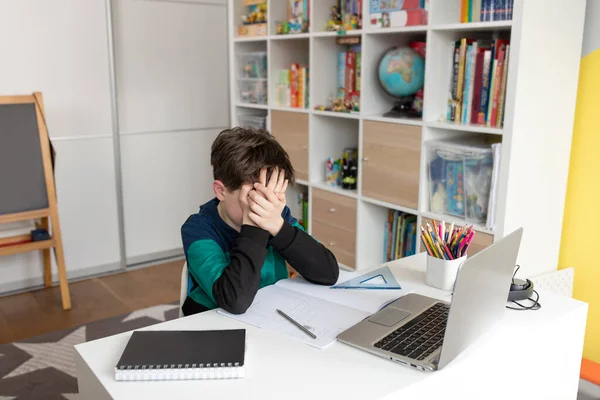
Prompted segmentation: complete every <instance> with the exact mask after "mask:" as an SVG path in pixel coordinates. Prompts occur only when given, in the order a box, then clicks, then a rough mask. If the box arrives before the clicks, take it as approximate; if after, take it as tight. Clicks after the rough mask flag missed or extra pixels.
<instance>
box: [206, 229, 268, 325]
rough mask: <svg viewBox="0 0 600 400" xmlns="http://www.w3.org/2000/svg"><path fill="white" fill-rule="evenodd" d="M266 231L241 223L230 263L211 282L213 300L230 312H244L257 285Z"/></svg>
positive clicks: (263, 258)
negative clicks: (212, 282)
mask: <svg viewBox="0 0 600 400" xmlns="http://www.w3.org/2000/svg"><path fill="white" fill-rule="evenodd" d="M268 240H269V233H268V232H266V231H264V230H262V229H260V228H257V227H254V226H249V225H242V228H241V231H240V236H239V237H238V238H237V239H236V245H235V246H234V247H233V248H232V249H231V253H230V263H229V265H228V266H227V267H226V268H225V269H224V270H223V272H222V274H221V276H220V277H219V278H218V279H217V280H216V281H215V283H214V285H213V297H214V299H215V301H216V303H217V304H218V305H219V306H220V307H221V308H223V309H224V310H225V311H228V312H230V313H232V314H242V313H244V312H246V310H247V309H248V307H250V305H251V304H252V301H253V300H254V296H256V292H257V291H258V289H259V287H260V273H261V270H262V265H263V263H264V262H265V257H266V256H267V243H268Z"/></svg>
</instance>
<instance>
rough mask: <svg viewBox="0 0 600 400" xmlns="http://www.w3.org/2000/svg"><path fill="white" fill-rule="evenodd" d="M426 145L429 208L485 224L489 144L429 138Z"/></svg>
mask: <svg viewBox="0 0 600 400" xmlns="http://www.w3.org/2000/svg"><path fill="white" fill-rule="evenodd" d="M426 148H427V156H428V159H427V165H428V170H429V210H430V211H431V212H434V213H439V214H448V215H453V216H457V217H460V218H462V219H465V220H466V221H469V222H471V223H485V222H486V220H487V213H488V203H489V196H490V187H491V184H492V171H493V167H494V160H493V154H492V149H491V146H489V145H488V146H484V145H482V146H478V145H469V144H456V143H451V142H446V141H431V142H427V144H426Z"/></svg>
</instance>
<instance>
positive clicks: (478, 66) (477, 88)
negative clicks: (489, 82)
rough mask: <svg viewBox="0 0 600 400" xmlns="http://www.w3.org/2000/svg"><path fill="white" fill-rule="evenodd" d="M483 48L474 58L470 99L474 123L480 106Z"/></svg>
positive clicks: (472, 121)
mask: <svg viewBox="0 0 600 400" xmlns="http://www.w3.org/2000/svg"><path fill="white" fill-rule="evenodd" d="M484 52H485V49H480V50H478V52H477V57H476V59H475V80H474V86H473V100H472V101H471V103H472V104H471V123H472V124H476V123H477V119H478V114H479V107H480V106H481V86H482V84H483V55H484Z"/></svg>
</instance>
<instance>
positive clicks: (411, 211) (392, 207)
mask: <svg viewBox="0 0 600 400" xmlns="http://www.w3.org/2000/svg"><path fill="white" fill-rule="evenodd" d="M361 199H362V200H363V201H364V202H367V203H370V204H374V205H376V206H380V207H385V208H389V209H390V210H398V211H402V212H404V213H407V214H412V215H419V212H418V211H417V210H414V209H412V208H409V207H403V206H399V205H397V204H392V203H388V202H387V201H381V200H377V199H372V198H370V197H365V196H362V197H361Z"/></svg>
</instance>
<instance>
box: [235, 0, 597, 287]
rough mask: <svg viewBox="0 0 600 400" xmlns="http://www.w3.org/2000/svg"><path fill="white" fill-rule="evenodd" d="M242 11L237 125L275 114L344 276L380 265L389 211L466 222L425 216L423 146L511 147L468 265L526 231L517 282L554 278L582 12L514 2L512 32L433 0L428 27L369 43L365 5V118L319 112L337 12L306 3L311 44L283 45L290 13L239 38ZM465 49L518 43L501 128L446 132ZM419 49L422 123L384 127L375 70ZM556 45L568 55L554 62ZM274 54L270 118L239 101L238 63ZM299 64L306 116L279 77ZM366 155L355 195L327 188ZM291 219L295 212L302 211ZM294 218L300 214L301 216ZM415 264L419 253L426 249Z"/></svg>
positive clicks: (580, 1)
mask: <svg viewBox="0 0 600 400" xmlns="http://www.w3.org/2000/svg"><path fill="white" fill-rule="evenodd" d="M242 3H243V0H229V33H230V39H229V41H230V46H229V50H230V60H232V61H231V62H230V98H231V109H230V115H231V124H232V126H236V125H237V124H238V115H243V114H251V115H257V114H258V115H266V126H267V129H270V130H271V132H272V133H273V134H274V135H275V137H276V138H278V140H280V141H281V142H282V144H283V146H284V147H285V148H286V150H287V151H288V152H289V153H290V157H291V158H292V162H293V163H294V166H295V168H296V170H297V178H298V180H297V184H296V186H297V187H296V188H294V189H293V190H291V191H290V196H289V199H288V203H289V204H290V203H294V207H296V206H295V202H296V195H297V193H298V192H299V191H301V192H308V195H309V231H310V232H311V234H312V235H313V236H315V237H316V238H317V239H318V240H320V241H322V242H323V243H324V244H326V245H327V246H328V247H329V248H330V249H331V250H332V251H333V252H334V253H335V254H336V256H337V258H338V261H339V262H340V265H341V267H342V268H346V269H363V268H369V267H373V266H375V265H378V264H380V263H381V262H382V261H383V260H382V252H383V240H384V233H383V230H384V223H385V221H386V220H387V215H388V210H399V211H402V212H405V213H408V214H413V215H416V216H417V218H418V220H417V223H418V224H419V225H420V224H421V222H425V221H426V220H429V219H432V218H435V219H444V220H446V221H455V222H456V223H463V224H464V223H465V221H462V220H461V219H459V218H454V217H451V216H447V215H439V214H436V213H432V212H430V211H429V209H430V208H429V187H428V166H427V160H426V157H425V154H426V142H427V141H430V140H438V139H447V140H457V141H458V140H462V139H469V140H474V141H479V142H482V143H494V142H501V143H502V153H501V162H500V175H499V181H498V196H497V200H496V224H495V227H494V229H493V230H488V229H486V227H485V226H484V225H478V224H475V226H474V228H475V230H476V231H477V234H476V236H475V238H476V239H475V241H474V245H473V246H472V248H471V250H470V252H469V255H470V256H472V255H473V254H475V253H476V252H477V251H480V250H481V249H484V248H485V247H486V246H489V245H490V244H491V243H493V242H494V241H496V240H499V239H500V238H502V237H503V236H504V235H506V234H508V233H510V232H512V231H513V230H515V229H517V228H519V227H523V228H524V236H523V240H522V243H521V248H520V252H519V259H518V262H519V264H520V265H521V270H520V271H521V272H520V274H523V275H526V276H533V275H537V274H540V273H543V272H547V271H552V270H555V269H556V268H557V262H558V252H559V247H560V239H561V227H562V219H563V210H564V201H565V193H566V186H567V177H568V168H569V156H570V148H571V136H572V128H573V121H574V112H575V100H576V92H577V83H578V75H579V63H580V51H581V43H582V37H583V23H584V14H585V0H575V1H573V2H571V3H569V5H568V6H567V5H565V3H564V2H563V1H561V0H547V1H544V2H541V1H527V2H526V1H524V0H515V1H514V9H513V19H512V20H510V21H493V22H475V23H460V15H459V14H460V8H461V1H460V0H429V4H428V10H429V25H427V26H410V27H405V28H387V29H385V28H384V29H378V30H371V29H370V27H369V26H368V25H369V24H368V23H367V22H368V18H369V2H368V1H363V21H364V23H363V29H362V30H360V31H348V32H347V34H348V35H360V36H361V46H362V74H361V88H360V93H361V98H360V112H358V113H352V114H344V113H335V112H327V111H316V110H314V107H315V106H316V105H323V104H324V103H325V102H326V100H327V99H328V96H329V95H330V93H332V92H334V90H335V86H336V55H337V51H338V48H339V45H337V44H336V41H335V38H336V36H337V33H332V32H325V31H324V29H325V23H326V21H327V19H328V17H329V10H330V7H331V6H332V5H334V3H335V1H331V2H328V1H326V0H311V6H310V10H311V15H310V21H311V26H310V31H309V33H304V34H298V35H276V34H275V20H277V19H281V18H282V17H281V16H282V15H284V11H283V10H284V9H285V7H287V0H269V3H268V13H267V21H268V31H267V35H266V36H262V37H252V38H245V37H243V38H240V37H237V26H238V24H239V22H240V15H241V12H242V11H241V9H242V7H241V4H242ZM461 37H474V38H477V39H488V38H502V39H510V40H511V48H510V59H509V67H508V68H509V69H508V76H507V89H506V101H505V104H506V105H505V112H504V125H503V127H502V128H495V127H486V126H478V125H460V124H456V123H454V122H446V121H444V118H443V117H445V115H446V107H447V101H448V92H449V83H450V76H451V75H450V74H451V66H452V56H451V54H450V43H451V42H452V41H455V40H457V39H458V38H461ZM411 40H421V41H426V43H427V44H426V54H427V57H426V64H425V87H424V108H423V118H422V119H395V118H385V117H383V116H382V115H383V113H384V112H386V111H388V110H389V109H391V107H392V105H393V99H392V98H390V97H388V96H387V95H386V94H385V93H384V92H383V91H382V90H381V88H380V87H379V84H378V82H377V78H376V73H375V70H376V68H377V63H378V61H379V59H380V57H381V55H382V53H383V52H384V51H385V50H386V49H388V48H389V47H392V46H393V45H406V44H408V43H409V41H411ZM555 44H559V46H560V50H559V51H557V46H555ZM258 50H261V51H265V50H266V51H267V57H268V68H269V71H268V76H269V79H268V93H269V99H268V104H267V105H256V104H244V103H241V102H240V101H239V99H240V97H239V90H238V79H237V78H238V76H237V71H238V68H237V65H236V64H235V62H236V61H235V60H236V54H238V53H240V52H248V51H258ZM292 62H298V63H303V64H305V65H307V66H308V67H309V71H310V81H309V99H310V107H309V108H308V109H291V108H283V107H279V106H277V99H276V95H275V93H276V87H275V86H276V84H277V80H278V78H279V75H278V73H279V71H278V70H279V69H282V68H289V64H290V63H292ZM347 146H356V147H358V157H359V165H358V187H357V190H344V189H341V188H337V187H330V186H327V185H326V184H325V183H324V162H325V159H326V158H327V157H329V156H337V155H339V154H341V152H342V150H343V148H344V147H347ZM294 207H292V210H294V209H295V208H294ZM296 209H297V207H296ZM418 245H419V246H418V247H417V251H418V252H420V251H423V248H422V246H421V243H420V241H419V243H418Z"/></svg>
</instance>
